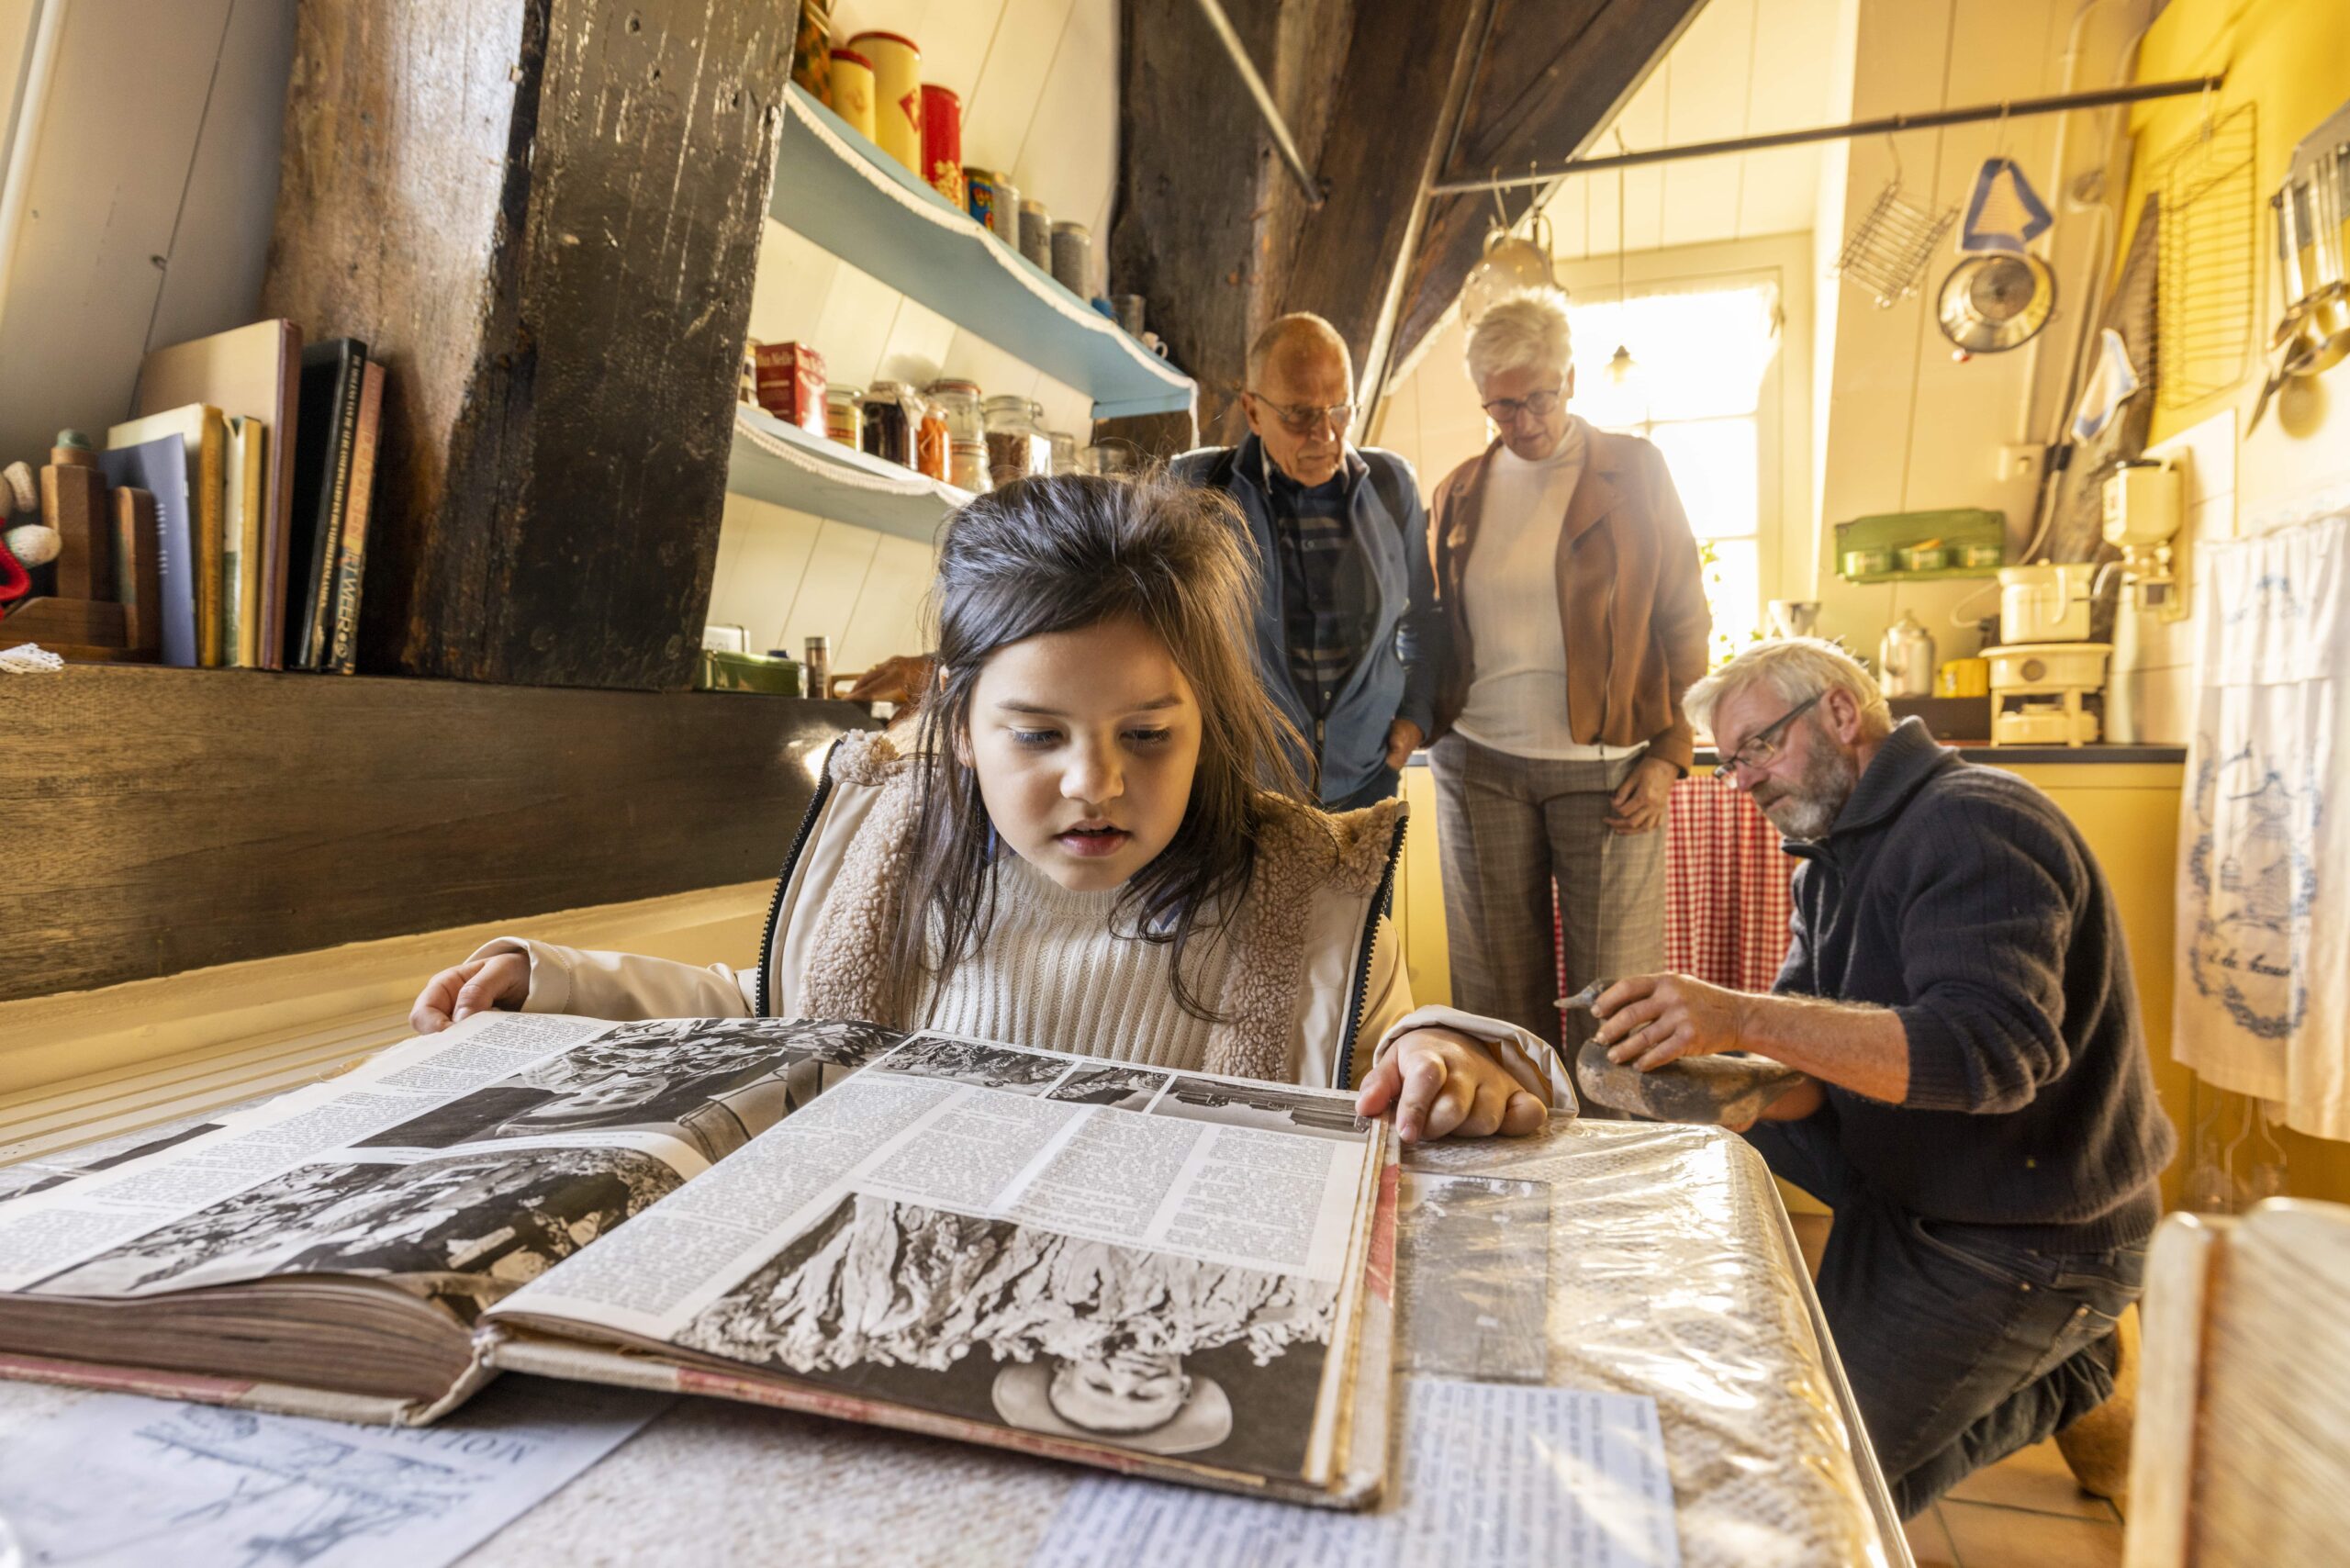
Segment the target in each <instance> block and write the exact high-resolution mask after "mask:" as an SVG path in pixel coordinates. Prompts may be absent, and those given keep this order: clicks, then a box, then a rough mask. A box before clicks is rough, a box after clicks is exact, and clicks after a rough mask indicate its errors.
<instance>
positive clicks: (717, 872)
mask: <svg viewBox="0 0 2350 1568" xmlns="http://www.w3.org/2000/svg"><path fill="white" fill-rule="evenodd" d="M12 686H13V688H14V689H12V690H11V691H10V693H9V697H10V703H11V705H10V708H9V730H10V735H9V745H8V747H7V748H6V752H5V754H0V758H5V760H0V787H5V790H6V794H7V796H8V798H9V799H11V800H14V801H25V802H31V803H32V809H31V810H30V811H29V812H28V814H27V815H26V816H25V818H24V821H23V823H22V825H21V829H20V831H18V832H17V834H14V835H13V841H12V845H11V849H12V854H11V857H10V867H9V875H8V877H7V879H6V881H5V882H0V930H5V931H6V932H7V934H8V952H9V961H8V962H7V963H6V965H0V1001H5V1000H10V999H14V998H18V997H26V996H42V995H47V994H50V993H51V992H54V991H78V990H85V989H88V988H90V987H94V986H103V985H112V984H115V983H117V982H119V981H123V980H145V979H150V978H151V977H154V976H157V975H165V974H173V973H177V972H179V971H181V970H184V969H198V968H202V967H205V966H207V965H212V964H225V963H232V962H236V961H239V960H241V959H246V958H267V957H270V956H273V955H275V954H280V953H296V952H308V951H311V950H314V949H317V948H320V947H327V946H334V945H335V944H337V943H341V942H355V941H363V940H367V939H371V938H375V937H380V936H397V935H404V934H408V933H413V932H419V931H436V930H440V929H442V928H443V927H446V926H452V925H461V924H469V923H472V922H476V921H482V920H495V919H505V918H508V917H524V916H529V915H532V914H538V913H546V912H548V911H552V910H560V909H576V908H579V907H582V906H585V905H588V904H600V903H611V902H619V901H621V900H624V899H637V898H651V897H654V896H655V895H658V894H663V893H675V892H684V891H688V890H693V889H697V888H711V887H723V886H727V885H730V884H732V883H736V882H743V881H748V880H751V879H755V878H759V877H768V876H772V875H774V874H775V871H776V869H777V868H778V866H779V865H780V864H781V862H782V859H783V856H784V852H785V851H786V850H787V849H788V848H789V846H790V843H791V835H792V834H793V832H794V830H795V829H797V827H798V826H799V823H800V814H801V812H802V811H803V810H804V809H805V807H806V805H807V802H808V798H809V795H810V792H811V790H812V788H813V783H814V779H815V777H816V774H815V769H816V767H817V766H818V761H819V758H820V756H821V754H822V747H823V746H824V745H826V744H827V743H829V742H830V741H831V740H832V738H833V737H834V735H836V734H840V733H841V732H842V731H844V730H845V729H849V728H865V727H870V726H871V724H872V721H871V720H870V719H868V718H867V717H866V715H865V714H864V712H863V711H862V710H860V709H857V708H853V707H850V706H849V705H848V704H846V703H837V702H802V701H799V700H794V699H788V698H775V697H754V696H745V695H737V694H728V695H719V694H716V693H705V692H688V693H677V694H662V695H655V694H650V693H642V692H602V691H549V690H542V689H530V688H524V687H512V686H484V685H476V684H472V683H467V682H458V681H419V680H371V679H369V678H365V677H364V676H363V677H359V678H353V679H346V680H326V679H321V678H318V677H315V676H304V675H267V674H262V673H258V672H250V673H249V672H246V671H242V670H239V671H234V672H230V671H221V670H175V669H141V668H138V667H135V666H112V667H87V668H84V667H79V666H75V667H69V668H67V669H65V670H64V671H62V672H61V673H60V674H57V675H54V676H47V677H43V678H40V679H38V680H35V679H24V680H17V681H15V682H13V683H12ZM455 957H456V958H462V957H464V955H463V954H458V955H455ZM451 961H454V959H452V960H451ZM420 978H421V977H420Z"/></svg>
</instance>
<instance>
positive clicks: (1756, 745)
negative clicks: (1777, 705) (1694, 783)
mask: <svg viewBox="0 0 2350 1568" xmlns="http://www.w3.org/2000/svg"><path fill="white" fill-rule="evenodd" d="M1827 695H1828V693H1826V692H1825V691H1815V692H1813V693H1812V694H1811V695H1810V696H1808V697H1807V698H1805V699H1804V700H1802V701H1800V702H1798V703H1796V705H1795V706H1794V707H1792V708H1790V709H1788V710H1787V711H1785V712H1784V713H1782V714H1780V715H1779V716H1778V717H1777V718H1775V719H1774V720H1772V721H1771V722H1769V723H1767V724H1765V725H1763V726H1762V728H1761V729H1759V730H1757V731H1755V732H1754V734H1751V735H1749V736H1748V737H1747V739H1746V744H1745V745H1742V746H1740V747H1739V748H1738V749H1737V750H1736V751H1734V752H1732V753H1730V755H1729V756H1727V757H1725V758H1723V760H1722V765H1721V766H1720V767H1717V768H1715V769H1714V777H1715V778H1718V779H1720V780H1721V781H1722V782H1723V783H1725V784H1727V783H1729V781H1730V780H1731V779H1732V778H1736V777H1737V776H1738V770H1739V769H1740V768H1741V767H1751V768H1752V769H1754V770H1755V771H1756V772H1757V773H1760V772H1761V771H1762V769H1764V768H1766V767H1770V766H1771V760H1772V758H1774V757H1775V756H1778V755H1779V751H1780V748H1781V745H1783V743H1784V741H1785V734H1786V728H1787V726H1788V725H1789V724H1792V723H1794V722H1796V720H1797V719H1799V718H1801V717H1803V715H1804V712H1805V711H1806V710H1807V709H1809V708H1810V707H1811V705H1812V704H1813V703H1815V702H1817V701H1818V700H1820V699H1821V698H1823V697H1825V696H1827Z"/></svg>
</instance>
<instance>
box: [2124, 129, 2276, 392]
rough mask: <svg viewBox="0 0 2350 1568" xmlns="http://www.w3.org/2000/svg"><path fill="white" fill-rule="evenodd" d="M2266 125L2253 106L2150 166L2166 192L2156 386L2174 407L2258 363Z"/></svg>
mask: <svg viewBox="0 0 2350 1568" xmlns="http://www.w3.org/2000/svg"><path fill="white" fill-rule="evenodd" d="M2257 124H2258V121H2257V119H2256V118H2255V106H2253V105H2251V104H2245V105H2244V106H2242V107H2241V108H2238V109H2235V110H2234V111H2233V112H2232V113H2229V114H2227V115H2223V116H2221V118H2218V119H2216V120H2214V119H2206V120H2205V121H2204V122H2203V124H2202V125H2201V126H2200V127H2199V129H2197V130H2196V132H2195V134H2194V135H2192V136H2190V137H2188V139H2187V140H2185V141H2183V142H2181V143H2180V144H2179V145H2178V146H2177V147H2174V148H2172V149H2170V150H2169V151H2166V152H2165V153H2164V154H2163V155H2162V156H2161V157H2160V158H2158V159H2157V160H2155V162H2154V165H2153V167H2152V168H2151V169H2150V170H2149V180H2148V183H2149V184H2150V185H2152V186H2153V187H2154V189H2155V190H2156V191H2158V192H2160V193H2161V196H2162V200H2161V202H2160V204H2159V206H2158V207H2157V208H2156V211H2157V212H2158V213H2159V214H2160V217H2159V219H2158V221H2159V223H2160V229H2159V230H2158V232H2157V239H2158V241H2159V245H2160V263H2161V265H2160V272H2161V281H2160V282H2159V283H2158V284H2157V286H2156V287H2155V289H2154V308H2155V318H2156V319H2155V330H2154V385H2155V386H2156V387H2157V388H2158V389H2159V391H2160V394H2161V398H2162V405H2163V407H2164V408H2165V409H2184V408H2188V407H2190V406H2192V405H2194V404H2196V403H2199V402H2201V401H2203V400H2204V399H2205V398H2210V397H2212V396H2214V395H2216V394H2218V393H2221V392H2224V391H2226V390H2227V389H2228V388H2230V387H2232V386H2236V385H2237V384H2238V383H2240V382H2241V381H2243V380H2244V376H2245V375H2247V374H2249V373H2250V371H2251V369H2252V363H2253V335H2254V334H2253V329H2254V321H2253V314H2254V308H2255V296H2256V294H2257V292H2258V286H2259V277H2260V264H2261V263H2260V201H2259V191H2258V189H2257V187H2256V186H2255V184H2254V170H2253V152H2254V149H2255V130H2256V129H2257Z"/></svg>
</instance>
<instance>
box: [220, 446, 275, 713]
mask: <svg viewBox="0 0 2350 1568" xmlns="http://www.w3.org/2000/svg"><path fill="white" fill-rule="evenodd" d="M269 447H270V442H269V427H268V426H267V425H266V424H265V423H263V421H262V420H253V419H231V420H229V508H228V510H229V534H228V559H227V563H226V566H225V573H224V575H225V576H226V577H227V579H228V585H229V588H228V610H227V615H226V617H225V619H226V622H227V637H226V642H227V645H228V654H229V663H230V664H232V665H235V666H238V667H239V668H241V669H253V668H257V667H259V666H260V665H261V623H262V616H261V598H262V584H263V554H262V553H263V535H264V532H265V530H264V528H263V519H264V518H265V517H266V515H267V514H268V510H269V457H270V452H269Z"/></svg>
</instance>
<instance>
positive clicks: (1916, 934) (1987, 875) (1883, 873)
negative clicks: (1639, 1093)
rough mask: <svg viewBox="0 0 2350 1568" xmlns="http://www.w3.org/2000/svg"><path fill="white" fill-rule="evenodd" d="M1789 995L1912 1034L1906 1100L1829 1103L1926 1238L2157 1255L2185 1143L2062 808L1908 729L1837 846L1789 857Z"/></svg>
mask: <svg viewBox="0 0 2350 1568" xmlns="http://www.w3.org/2000/svg"><path fill="white" fill-rule="evenodd" d="M1786 849H1787V852H1788V853H1789V854H1791V855H1795V856H1797V857H1801V858H1802V860H1803V861H1804V864H1803V865H1802V866H1800V867H1798V868H1796V879H1795V920H1794V930H1795V944H1794V946H1793V947H1792V948H1791V949H1790V951H1789V952H1788V954H1787V961H1786V964H1785V968H1783V969H1781V970H1780V971H1779V979H1778V983H1777V985H1776V986H1775V987H1774V989H1775V990H1778V991H1788V992H1794V993H1797V994H1801V995H1807V996H1822V997H1832V998H1835V999H1837V1000H1839V1001H1843V1002H1874V1003H1876V1004H1878V1005H1881V1006H1885V1007H1890V1008H1892V1009H1893V1010H1894V1011H1895V1012H1896V1013H1897V1014H1899V1015H1900V1018H1901V1024H1902V1027H1903V1029H1904V1030H1905V1031H1906V1032H1907V1033H1908V1040H1909V1091H1908V1098H1907V1099H1906V1100H1904V1101H1903V1102H1902V1103H1900V1104H1898V1105H1889V1104H1886V1103H1884V1102H1883V1101H1879V1100H1872V1099H1869V1098H1867V1097H1866V1096H1864V1095H1861V1094H1856V1093H1854V1092H1852V1091H1850V1090H1846V1089H1841V1088H1838V1087H1835V1086H1834V1085H1829V1086H1827V1094H1828V1103H1827V1104H1826V1105H1825V1106H1824V1107H1823V1108H1822V1109H1821V1110H1820V1111H1819V1112H1818V1116H1820V1117H1822V1118H1826V1119H1828V1120H1829V1121H1830V1122H1831V1124H1832V1125H1833V1126H1834V1128H1835V1130H1836V1134H1837V1139H1838V1142H1839V1144H1840V1145H1841V1148H1842V1149H1843V1152H1844V1155H1845V1158H1846V1159H1849V1160H1851V1162H1852V1165H1853V1167H1854V1169H1855V1170H1857V1171H1858V1172H1859V1174H1860V1175H1861V1176H1862V1178H1863V1180H1865V1181H1867V1182H1870V1183H1871V1184H1872V1185H1874V1186H1875V1187H1876V1188H1878V1189H1879V1190H1880V1191H1881V1192H1883V1193H1886V1195H1887V1196H1888V1197H1890V1198H1892V1199H1893V1201H1894V1202H1896V1203H1897V1204H1900V1205H1901V1206H1902V1207H1904V1208H1906V1209H1908V1210H1910V1211H1911V1212H1913V1213H1915V1214H1917V1215H1920V1216H1922V1217H1924V1218H1927V1219H1938V1220H1948V1221H1953V1222H1955V1223H1960V1224H1966V1225H1997V1226H2014V1227H2016V1229H2015V1232H2014V1239H2016V1240H2017V1241H2018V1242H2020V1243H2021V1244H2022V1245H2025V1246H2032V1247H2041V1248H2045V1249H2051V1250H2059V1251H2082V1252H2087V1251H2103V1250H2106V1249H2109V1248H2113V1247H2119V1246H2123V1245H2127V1244H2131V1243H2134V1242H2137V1241H2141V1240H2143V1239H2144V1238H2145V1237H2146V1235H2147V1234H2148V1233H2149V1232H2150V1231H2151V1230H2152V1229H2153V1228H2154V1221H2155V1220H2156V1219H2157V1218H2158V1217H2159V1211H2160V1204H2159V1200H2158V1198H2157V1196H2156V1193H2155V1189H2154V1178H2155V1176H2156V1175H2157V1174H2158V1173H2159V1172H2160V1171H2161V1170H2162V1168H2163V1167H2164V1165H2165V1164H2166V1163H2167V1162H2168V1161H2169V1159H2170V1157H2171V1152H2172V1149H2173V1147H2174V1144H2175V1138H2174V1136H2173V1134H2172V1131H2171V1126H2170V1123H2169V1121H2168V1119H2167V1118H2165V1116H2164V1114H2163V1113H2162V1107H2161V1106H2160V1105H2159V1104H2157V1103H2156V1102H2155V1099H2154V1075H2153V1073H2152V1071H2151V1070H2150V1069H2149V1068H2148V1066H2147V1062H2146V1042H2145V1036H2144V1035H2143V1031H2142V1030H2141V1028H2140V1026H2139V1021H2138V995H2137V991H2136V990H2135V989H2134V988H2133V987H2132V983H2131V980H2130V951H2129V945H2128V943H2127V941H2126V940H2125V939H2124V937H2123V935H2122V930H2121V916H2120V914H2119V913H2118V912H2117V911H2116V910H2115V908H2114V903H2113V892H2112V890H2111V889H2110V888H2109V887H2108V886H2107V885H2106V880H2105V873H2104V872H2103V871H2101V870H2100V869H2098V863H2097V859H2096V857H2094V856H2092V855H2091V854H2090V853H2089V848H2088V846H2087V844H2085V843H2083V842H2082V839H2081V835H2080V833H2079V831H2078V830H2077V829H2076V828H2075V827H2074V826H2073V824H2072V823H2071V822H2070V821H2068V820H2067V819H2066V818H2065V814H2064V812H2061V811H2059V810H2058V809H2057V807H2056V804H2055V802H2054V801H2051V800H2049V798H2048V797H2047V796H2045V795H2043V794H2042V793H2041V792H2040V791H2039V790H2035V789H2033V788H2032V787H2031V785H2029V784H2027V783H2025V782H2024V781H2023V780H2021V779H2020V778H2016V777H2015V776H2014V775H2013V774H2010V773H2004V772H2001V771H1999V770H1998V769H1997V768H1991V767H1972V766H1969V765H1968V764H1966V763H1964V762H1963V761H1961V760H1960V758H1959V756H1958V754H1957V753H1956V752H1955V751H1953V750H1951V749H1950V748H1949V747H1947V746H1942V745H1936V744H1934V739H1933V737H1932V736H1931V735H1930V734H1928V733H1927V732H1926V727H1925V726H1924V725H1923V724H1922V723H1920V722H1918V721H1917V720H1916V719H1907V720H1904V721H1903V722H1901V723H1900V724H1899V725H1898V726H1897V727H1896V729H1895V730H1894V732H1893V734H1891V735H1890V736H1888V737H1887V738H1886V742H1885V744H1884V745H1883V746H1882V747H1880V748H1879V750H1878V752H1877V754H1876V756H1874V758H1873V759H1871V761H1870V763H1869V767H1868V769H1867V771H1866V772H1864V773H1863V774H1862V776H1861V779H1860V783H1859V784H1858V786H1857V787H1856V788H1855V789H1854V790H1853V791H1852V799H1851V800H1849V801H1846V802H1845V804H1844V809H1843V811H1842V812H1841V814H1840V815H1839V816H1838V817H1837V819H1836V824H1835V826H1834V827H1832V828H1831V829H1830V831H1829V834H1828V836H1827V837H1826V838H1824V839H1821V840H1820V841H1818V843H1816V844H1807V843H1797V842H1790V843H1789V844H1788V845H1787V846H1786Z"/></svg>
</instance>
